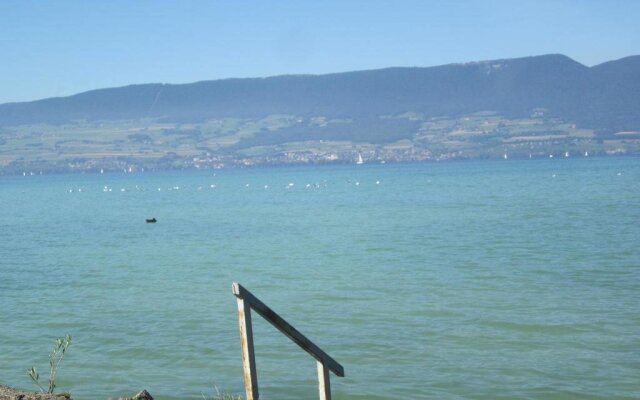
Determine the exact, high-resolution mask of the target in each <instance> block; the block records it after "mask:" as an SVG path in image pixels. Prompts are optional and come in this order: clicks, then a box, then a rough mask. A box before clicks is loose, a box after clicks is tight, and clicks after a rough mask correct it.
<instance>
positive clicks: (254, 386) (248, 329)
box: [237, 298, 260, 400]
mask: <svg viewBox="0 0 640 400" xmlns="http://www.w3.org/2000/svg"><path fill="white" fill-rule="evenodd" d="M237 300H238V322H239V324H240V346H241V348H242V370H243V372H244V387H245V391H246V394H247V399H246V400H258V399H259V398H260V394H259V392H258V373H257V371H256V357H255V354H254V352H253V328H252V326H251V307H250V305H249V304H248V302H247V301H246V300H245V299H241V298H237Z"/></svg>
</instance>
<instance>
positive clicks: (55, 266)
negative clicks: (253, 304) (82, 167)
mask: <svg viewBox="0 0 640 400" xmlns="http://www.w3.org/2000/svg"><path fill="white" fill-rule="evenodd" d="M639 199H640V163H639V159H638V158H637V157H616V158H595V157H569V158H566V159H565V158H562V159H559V158H557V157H556V158H554V159H538V160H517V161H514V160H511V159H509V160H506V161H505V160H500V161H482V162H440V163H438V162H432V163H423V164H389V163H388V164H385V165H380V164H376V165H367V164H365V165H359V166H356V165H342V166H323V167H286V168H262V169H258V168H256V169H227V170H219V171H215V172H214V171H190V172H163V173H136V174H124V173H119V174H116V173H105V174H75V175H53V176H44V175H43V176H26V177H22V176H20V177H6V176H5V177H0V204H2V205H3V209H4V210H3V211H2V212H1V213H0V260H1V261H0V377H1V383H3V384H9V385H12V386H16V387H22V388H32V389H35V387H34V386H33V385H32V383H31V382H30V381H29V378H28V376H27V372H26V371H27V370H28V369H29V368H30V367H31V366H32V365H36V366H38V367H39V369H40V371H41V375H46V374H45V373H44V371H46V369H47V365H48V364H47V363H48V359H47V356H48V353H49V351H50V348H51V346H52V344H53V341H54V339H55V338H56V337H60V336H64V335H65V334H67V333H68V334H71V335H72V336H73V338H74V342H73V344H72V345H71V347H70V349H69V352H68V354H67V356H66V358H65V360H64V362H63V364H62V365H61V367H60V371H59V378H58V379H59V383H58V386H59V387H58V389H59V391H66V390H69V391H71V393H72V395H73V396H74V398H76V399H93V398H108V397H115V396H118V395H127V394H128V395H130V394H132V393H135V392H137V391H139V390H142V389H147V390H149V392H151V394H152V395H153V396H154V397H155V398H159V399H184V398H193V399H196V398H202V394H204V395H205V396H207V397H211V396H213V394H215V389H214V385H215V386H218V387H219V388H220V389H221V390H223V391H227V392H233V393H242V392H243V382H242V369H241V355H240V344H239V334H238V326H237V316H236V312H237V310H236V301H235V298H234V296H233V295H232V293H231V283H232V282H233V281H237V282H240V283H241V284H243V285H244V286H245V287H247V288H248V289H249V290H251V291H252V292H253V293H254V294H256V295H257V296H258V297H260V298H261V299H262V300H263V301H265V302H266V303H267V304H268V305H270V306H271V307H272V308H273V309H274V310H276V311H277V312H278V313H280V314H281V315H282V316H283V317H284V318H286V319H287V320H288V321H289V322H291V323H292V324H293V325H294V326H295V327H296V328H298V329H299V330H300V331H301V332H303V333H304V334H306V335H307V336H308V337H310V338H311V339H312V340H314V342H316V343H317V344H318V345H319V346H320V347H322V348H323V349H324V350H325V351H326V352H327V353H329V354H330V355H331V356H332V357H334V358H335V359H336V360H337V361H339V362H340V363H341V364H342V365H343V366H344V367H345V372H346V377H345V378H337V377H335V376H332V388H333V396H334V398H335V399H391V398H407V399H414V398H415V399H422V398H425V399H426V398H440V399H461V398H474V399H497V398H504V399H512V398H530V399H567V398H590V399H625V398H626V399H628V398H635V397H637V396H638V394H639V393H640V383H639V381H638V376H640V350H639V349H640V317H638V315H639V314H638V305H639V304H640V294H639V293H640V291H639V290H638V288H639V285H640V248H639V247H638V239H639V238H640V224H638V221H640V200H639ZM151 217H155V218H156V219H157V223H156V224H146V223H145V219H146V218H151ZM254 335H255V345H256V358H257V364H258V379H259V382H260V389H261V390H260V391H261V396H262V397H261V398H264V399H312V398H317V389H316V385H317V382H316V369H315V361H314V360H313V359H312V358H310V357H309V356H308V355H307V354H306V353H305V352H303V351H302V350H300V349H298V347H297V346H296V345H295V344H293V343H291V342H290V341H288V339H286V338H285V337H284V336H282V335H281V334H280V333H279V332H277V331H276V330H275V329H273V327H271V326H270V325H269V324H268V323H267V322H265V321H264V320H262V319H261V318H259V317H257V316H255V317H254ZM41 379H42V378H41ZM45 379H46V377H45Z"/></svg>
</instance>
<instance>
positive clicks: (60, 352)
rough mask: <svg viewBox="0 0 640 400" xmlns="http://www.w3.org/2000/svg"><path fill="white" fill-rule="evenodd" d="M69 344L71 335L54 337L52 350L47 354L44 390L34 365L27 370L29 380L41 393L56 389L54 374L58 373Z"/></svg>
mask: <svg viewBox="0 0 640 400" xmlns="http://www.w3.org/2000/svg"><path fill="white" fill-rule="evenodd" d="M70 345H71V335H67V336H65V337H63V338H58V339H56V344H55V346H54V347H53V350H52V351H51V353H50V354H49V368H50V369H49V389H48V390H45V388H44V387H42V385H41V384H40V374H39V373H38V370H37V369H36V367H31V369H30V370H29V371H28V373H29V377H30V378H31V380H32V381H33V382H34V383H35V384H36V385H38V387H39V388H40V390H41V391H42V392H43V393H53V392H54V390H55V389H56V374H57V373H58V367H59V366H60V363H61V362H62V359H63V358H64V355H65V353H66V352H67V349H68V348H69V346H70Z"/></svg>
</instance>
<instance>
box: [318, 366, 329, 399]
mask: <svg viewBox="0 0 640 400" xmlns="http://www.w3.org/2000/svg"><path fill="white" fill-rule="evenodd" d="M316 363H317V364H318V390H319V393H320V400H331V381H330V380H329V368H327V366H326V365H324V364H323V363H321V362H320V361H316Z"/></svg>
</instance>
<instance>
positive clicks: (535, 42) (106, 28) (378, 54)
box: [0, 0, 640, 103]
mask: <svg viewBox="0 0 640 400" xmlns="http://www.w3.org/2000/svg"><path fill="white" fill-rule="evenodd" d="M638 20H640V1H638V0H629V1H615V0H600V1H595V0H580V1H579V0H548V1H547V0H537V1H528V0H508V1H506V0H477V1H473V0H466V1H465V0H432V1H429V0H416V1H413V0H395V1H391V0H389V1H379V0H353V1H349V0H335V1H334V0H323V1H304V0H297V1H293V0H291V1H287V0H282V1H276V0H272V1H266V0H265V1H243V0H235V1H231V0H229V1H213V0H210V1H197V0H192V1H189V0H175V1H169V0H166V1H163V0H158V1H146V0H109V1H86V0H76V1H71V0H56V1H35V0H0V103H6V102H19V101H31V100H36V99H41V98H47V97H57V96H68V95H72V94H75V93H79V92H83V91H87V90H91V89H99V88H105V87H116V86H125V85H129V84H137V83H151V82H153V83H188V82H196V81H202V80H213V79H224V78H241V77H266V76H273V75H283V74H325V73H333V72H345V71H356V70H366V69H376V68H385V67H391V66H418V67H428V66H435V65H442V64H449V63H460V62H470V61H480V60H492V59H502V58H515V57H525V56H532V55H541V54H549V53H560V54H565V55H567V56H569V57H571V58H573V59H574V60H576V61H578V62H580V63H582V64H585V65H587V66H592V65H597V64H599V63H602V62H605V61H610V60H614V59H619V58H622V57H626V56H630V55H638V54H640V23H638Z"/></svg>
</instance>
